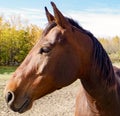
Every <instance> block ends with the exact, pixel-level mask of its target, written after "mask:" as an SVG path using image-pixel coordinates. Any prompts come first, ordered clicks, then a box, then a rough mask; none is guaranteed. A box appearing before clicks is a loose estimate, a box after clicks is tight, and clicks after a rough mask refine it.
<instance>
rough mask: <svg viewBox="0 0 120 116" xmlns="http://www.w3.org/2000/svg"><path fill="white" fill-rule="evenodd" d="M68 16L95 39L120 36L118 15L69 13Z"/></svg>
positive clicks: (119, 18)
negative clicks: (75, 20) (88, 31)
mask: <svg viewBox="0 0 120 116" xmlns="http://www.w3.org/2000/svg"><path fill="white" fill-rule="evenodd" d="M70 15H71V17H72V18H74V19H77V21H78V22H79V24H80V25H81V26H83V27H84V28H85V29H87V30H90V31H91V32H92V33H93V34H94V35H95V36H97V37H98V36H99V37H101V36H102V37H103V36H107V37H112V36H116V35H119V36H120V14H117V13H115V14H113V13H92V12H71V13H70Z"/></svg>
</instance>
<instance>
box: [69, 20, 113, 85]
mask: <svg viewBox="0 0 120 116" xmlns="http://www.w3.org/2000/svg"><path fill="white" fill-rule="evenodd" d="M67 19H68V21H69V22H70V24H72V25H73V26H75V27H77V28H78V29H80V30H81V31H82V32H83V33H85V34H87V35H88V36H89V37H90V38H91V39H92V41H93V47H94V48H93V62H94V63H93V67H94V71H95V72H98V70H99V75H101V77H103V78H102V79H103V80H104V82H105V83H106V85H107V86H112V85H114V84H115V78H114V77H115V75H114V71H113V66H112V63H111V60H110V58H109V57H108V55H107V53H106V51H105V49H104V48H103V46H102V45H101V43H100V42H99V41H98V40H97V38H96V37H95V36H94V35H93V34H92V33H91V32H90V31H88V30H85V29H84V28H82V27H81V26H80V25H79V24H78V23H77V22H76V21H74V20H73V19H70V18H67Z"/></svg>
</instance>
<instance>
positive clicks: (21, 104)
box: [5, 91, 32, 113]
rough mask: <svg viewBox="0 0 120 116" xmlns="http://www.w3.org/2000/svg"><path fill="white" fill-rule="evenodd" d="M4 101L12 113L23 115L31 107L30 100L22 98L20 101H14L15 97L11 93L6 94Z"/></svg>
mask: <svg viewBox="0 0 120 116" xmlns="http://www.w3.org/2000/svg"><path fill="white" fill-rule="evenodd" d="M5 100H6V102H7V105H8V107H9V108H10V109H11V110H13V111H14V112H19V113H23V112H25V111H27V110H29V109H30V108H31V106H32V103H31V100H30V99H29V98H27V97H24V98H23V99H22V100H21V99H19V98H17V99H15V95H14V93H13V92H11V91H9V92H7V93H6V95H5Z"/></svg>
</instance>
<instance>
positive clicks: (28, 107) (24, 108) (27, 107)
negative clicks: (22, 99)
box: [18, 103, 33, 114]
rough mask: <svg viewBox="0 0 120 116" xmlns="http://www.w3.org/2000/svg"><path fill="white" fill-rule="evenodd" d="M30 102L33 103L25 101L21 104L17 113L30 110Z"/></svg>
mask: <svg viewBox="0 0 120 116" xmlns="http://www.w3.org/2000/svg"><path fill="white" fill-rule="evenodd" d="M32 104H33V103H25V104H23V105H22V106H21V108H20V109H19V110H18V113H20V114H21V113H24V112H26V111H28V110H30V109H31V107H32Z"/></svg>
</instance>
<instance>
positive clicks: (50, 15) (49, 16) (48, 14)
mask: <svg viewBox="0 0 120 116" xmlns="http://www.w3.org/2000/svg"><path fill="white" fill-rule="evenodd" d="M45 12H46V17H47V20H48V22H52V21H54V20H55V19H54V16H53V15H52V14H51V13H50V12H49V11H48V9H47V7H45Z"/></svg>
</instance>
